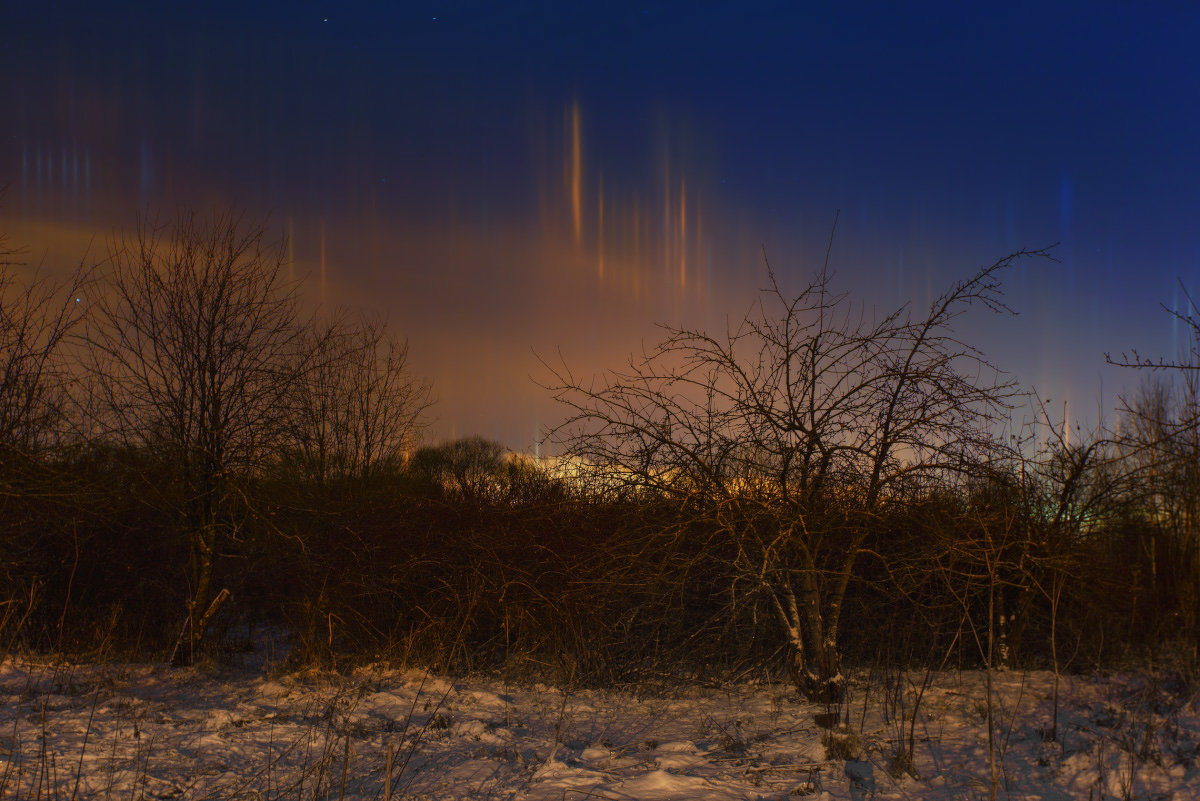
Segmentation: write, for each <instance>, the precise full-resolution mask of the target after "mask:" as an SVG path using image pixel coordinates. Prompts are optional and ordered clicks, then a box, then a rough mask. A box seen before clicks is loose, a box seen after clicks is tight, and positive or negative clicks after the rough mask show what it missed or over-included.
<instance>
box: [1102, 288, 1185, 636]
mask: <svg viewBox="0 0 1200 801" xmlns="http://www.w3.org/2000/svg"><path fill="white" fill-rule="evenodd" d="M1181 291H1182V293H1183V295H1184V300H1185V307H1184V311H1179V310H1176V309H1170V308H1167V307H1165V306H1164V309H1165V310H1166V311H1167V313H1168V314H1170V315H1171V317H1172V318H1173V320H1172V322H1173V324H1174V325H1179V326H1181V327H1182V328H1183V331H1184V335H1185V340H1184V345H1183V346H1182V347H1181V349H1180V352H1179V353H1177V354H1175V355H1174V356H1173V357H1172V358H1171V359H1170V360H1168V359H1161V358H1160V359H1157V360H1155V359H1151V358H1149V357H1146V356H1143V355H1141V354H1139V353H1138V352H1137V351H1130V352H1129V353H1123V354H1121V355H1120V356H1119V357H1113V356H1112V355H1111V354H1105V356H1106V359H1107V360H1108V362H1109V363H1110V364H1114V365H1117V366H1121V367H1130V368H1137V369H1140V370H1143V371H1146V372H1147V373H1149V374H1150V377H1149V380H1148V381H1147V382H1146V384H1145V385H1144V386H1143V387H1142V389H1141V391H1140V394H1138V395H1136V396H1134V397H1132V398H1122V399H1121V414H1122V418H1123V419H1122V423H1123V427H1122V432H1121V437H1120V444H1121V448H1122V449H1123V452H1124V456H1125V459H1126V463H1127V465H1128V469H1129V472H1130V473H1131V474H1132V475H1134V476H1136V482H1137V485H1138V487H1139V488H1140V491H1139V498H1138V499H1139V500H1140V502H1141V504H1142V506H1143V508H1144V516H1145V523H1146V525H1144V526H1143V530H1144V532H1145V535H1144V536H1143V537H1142V542H1141V547H1142V550H1143V553H1142V557H1143V558H1144V559H1145V562H1146V564H1147V565H1148V567H1149V572H1150V576H1149V578H1150V582H1151V585H1152V589H1153V591H1154V593H1155V594H1156V595H1157V596H1158V597H1157V598H1156V599H1155V600H1156V601H1157V603H1158V604H1165V605H1167V606H1169V607H1170V608H1172V609H1173V611H1174V612H1175V613H1176V614H1177V616H1178V618H1177V619H1178V622H1179V624H1180V631H1179V632H1177V633H1178V634H1179V635H1181V636H1180V639H1181V641H1182V642H1183V643H1185V644H1187V646H1188V647H1189V648H1190V649H1191V651H1192V653H1191V657H1192V659H1196V658H1197V656H1198V654H1197V646H1196V642H1197V637H1198V636H1200V314H1197V311H1196V304H1195V302H1194V301H1193V299H1192V296H1191V294H1190V293H1189V292H1188V290H1187V288H1186V287H1183V286H1182V284H1181Z"/></svg>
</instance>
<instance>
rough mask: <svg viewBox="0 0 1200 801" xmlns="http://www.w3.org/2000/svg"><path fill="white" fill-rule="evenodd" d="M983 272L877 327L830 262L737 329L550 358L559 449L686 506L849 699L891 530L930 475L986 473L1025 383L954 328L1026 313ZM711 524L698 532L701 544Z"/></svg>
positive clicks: (800, 663)
mask: <svg viewBox="0 0 1200 801" xmlns="http://www.w3.org/2000/svg"><path fill="white" fill-rule="evenodd" d="M1046 255H1047V254H1046V252H1045V251H1021V252H1018V253H1014V254H1012V255H1010V256H1007V257H1005V258H1003V259H1001V260H1000V261H998V262H996V263H995V264H993V265H991V266H989V267H985V268H983V269H980V270H979V271H978V272H976V273H975V274H974V275H973V276H971V277H970V278H968V279H966V280H963V281H959V282H958V283H956V284H954V285H953V286H952V287H950V288H949V289H948V290H947V291H946V292H944V293H943V294H942V295H940V296H939V297H937V298H936V299H935V300H934V301H933V302H932V303H931V304H930V306H929V308H928V310H927V311H926V312H925V313H924V314H921V315H914V314H913V313H912V311H911V309H910V308H909V307H908V306H907V305H905V306H902V307H900V308H898V309H896V310H895V311H893V312H891V313H890V314H886V315H884V316H881V317H869V316H868V315H867V314H866V313H865V311H864V310H863V309H862V308H861V307H860V306H858V305H856V304H854V303H853V302H852V301H851V298H850V297H849V295H848V294H846V293H837V292H834V291H833V289H832V275H831V273H830V271H829V268H828V256H827V258H826V265H825V266H824V267H823V268H822V269H821V270H820V271H819V272H818V273H817V274H816V275H815V277H814V278H813V279H812V281H811V282H810V283H809V284H808V285H807V286H806V287H805V288H804V289H803V290H801V291H800V292H799V294H797V295H795V296H789V295H788V294H786V293H785V292H784V290H783V289H782V288H781V286H780V284H779V282H778V281H777V280H776V277H775V275H774V273H773V272H771V270H770V265H769V264H768V277H769V280H770V284H769V287H768V288H767V289H766V290H765V291H764V292H763V293H762V295H761V297H760V299H759V300H758V302H757V303H755V304H754V305H753V306H752V308H751V309H750V311H749V312H748V313H747V314H746V316H745V317H744V318H743V319H742V320H741V322H740V323H738V324H736V325H734V326H731V327H730V328H729V329H728V330H727V331H726V332H725V333H724V334H720V335H714V334H710V333H709V332H706V331H702V330H696V329H688V328H678V327H672V326H664V327H663V332H664V335H663V338H662V340H661V342H659V344H658V345H656V346H655V347H653V348H651V349H649V350H647V351H645V352H644V353H643V354H642V355H641V356H640V357H639V358H631V359H630V361H629V364H628V365H627V366H626V367H625V368H624V369H621V370H613V371H611V372H609V373H607V374H606V375H605V376H603V377H602V378H598V379H594V380H592V381H590V382H585V381H583V380H581V379H579V378H577V377H576V376H574V375H573V374H572V373H571V372H570V370H569V369H568V368H567V367H566V365H565V364H560V365H558V366H549V370H550V374H551V379H550V381H549V382H548V383H549V389H550V390H551V391H552V392H553V393H554V395H555V397H556V398H557V399H558V400H559V401H560V402H562V403H563V404H565V406H566V407H567V409H568V410H569V411H568V415H567V418H566V420H565V421H564V422H563V423H562V424H561V425H560V426H558V427H557V428H556V429H555V431H554V432H553V434H554V437H555V439H556V440H557V441H558V443H559V444H560V445H561V446H563V447H564V448H566V449H567V450H568V451H569V452H570V453H572V454H574V455H575V456H576V457H578V458H579V459H581V460H583V461H585V462H586V463H588V464H590V465H591V466H592V468H593V469H594V470H596V471H599V472H602V473H604V474H605V477H604V480H605V482H606V483H607V484H608V485H614V484H616V485H620V484H624V485H627V486H631V487H634V488H636V489H637V490H638V491H650V492H653V493H657V494H660V495H662V496H665V497H667V498H671V499H674V500H675V502H677V504H678V506H679V509H680V510H681V512H682V513H683V516H684V518H685V519H687V520H689V521H692V522H693V523H694V522H700V523H701V524H702V525H701V528H706V529H707V530H708V531H711V532H712V533H713V535H714V536H716V537H717V538H718V539H719V540H720V541H721V542H723V543H725V544H726V545H727V546H730V547H729V550H730V552H731V553H732V554H733V557H732V558H733V560H734V562H735V569H736V575H737V577H738V578H737V584H738V585H739V587H741V588H742V589H743V590H749V591H752V592H755V593H761V595H762V596H763V597H765V598H766V600H767V602H768V604H769V606H770V608H771V609H773V610H774V615H775V617H776V619H777V620H778V622H779V625H780V627H781V630H782V631H783V633H784V637H785V641H786V643H787V645H788V648H789V651H790V659H789V668H790V670H791V673H792V676H793V679H794V680H795V682H796V684H797V686H798V688H799V689H800V690H801V691H803V692H804V693H806V694H807V695H808V696H809V697H811V698H814V699H823V700H826V701H833V702H836V701H838V700H840V699H841V697H842V694H843V678H842V675H841V670H840V656H839V649H838V637H839V628H838V627H839V623H840V619H841V612H842V603H843V599H844V598H845V595H846V591H847V587H848V585H849V583H850V581H851V579H852V578H853V576H854V574H855V563H856V561H857V559H858V557H859V555H860V553H861V551H862V549H863V547H864V543H865V542H866V539H867V537H868V536H869V533H870V531H871V529H872V526H873V523H874V521H876V520H877V519H878V516H879V515H880V514H881V513H882V512H883V511H884V510H885V509H886V507H887V506H888V505H889V504H892V503H897V502H901V501H902V500H903V498H904V497H905V495H906V494H907V493H909V492H910V491H911V490H912V488H913V487H914V486H916V485H918V484H919V483H920V482H921V481H923V480H926V479H928V478H930V477H932V476H935V475H937V474H939V473H941V472H944V471H956V470H961V469H963V467H964V466H965V465H972V464H978V463H979V462H980V461H981V457H982V454H983V453H985V452H987V451H988V449H990V448H991V447H992V445H993V427H994V425H995V423H996V421H997V420H998V418H999V416H1000V415H1001V413H1002V412H1003V411H1004V410H1005V409H1006V408H1007V407H1008V404H1009V403H1010V401H1011V399H1013V398H1014V397H1015V396H1017V395H1018V388H1017V387H1016V385H1015V383H1014V382H1012V381H1010V380H1008V379H1006V378H1005V377H1004V376H1002V375H1001V374H1000V373H999V372H998V371H997V370H995V368H994V367H993V366H992V365H991V364H990V363H989V362H988V361H987V360H986V359H985V357H984V356H983V355H982V354H981V353H980V352H979V351H977V350H976V349H975V348H973V347H971V346H970V345H968V344H966V343H964V342H962V341H960V340H959V339H958V338H957V337H956V335H955V333H954V324H955V322H956V321H957V320H958V318H959V317H960V316H961V315H962V314H963V313H965V312H966V311H967V309H969V308H970V307H972V306H974V305H981V306H983V307H985V308H987V309H990V310H991V311H993V312H1002V313H1008V312H1009V311H1010V310H1009V309H1008V307H1007V306H1006V305H1005V304H1004V302H1003V300H1002V296H1001V292H1000V276H1001V274H1002V273H1003V271H1004V270H1005V269H1006V268H1007V267H1008V266H1010V265H1011V264H1013V263H1014V262H1015V261H1017V260H1019V259H1022V258H1027V257H1032V256H1046ZM695 529H696V526H694V525H692V526H681V527H680V529H679V531H680V533H681V534H682V533H684V532H687V534H688V536H694V531H695Z"/></svg>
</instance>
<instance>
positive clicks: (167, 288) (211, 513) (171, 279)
mask: <svg viewBox="0 0 1200 801" xmlns="http://www.w3.org/2000/svg"><path fill="white" fill-rule="evenodd" d="M110 255H111V258H110V264H111V269H110V270H109V273H108V275H107V279H108V280H107V282H106V283H105V285H104V291H103V292H102V293H101V295H100V299H99V301H98V303H97V309H96V320H95V326H94V330H93V331H92V332H91V344H92V351H91V352H92V359H93V361H92V367H93V368H94V369H93V375H94V377H95V380H96V386H97V389H98V392H99V395H100V397H101V401H102V403H101V405H102V409H103V424H104V427H105V430H106V431H107V432H108V436H110V437H112V438H113V439H115V440H118V441H120V442H122V443H123V444H127V445H130V446H133V447H135V448H137V449H139V450H142V451H144V452H147V453H150V454H153V455H154V456H155V457H156V464H158V465H159V466H160V469H161V470H162V471H163V473H162V475H161V476H159V477H157V480H156V481H155V482H153V486H155V487H158V488H159V492H158V496H157V497H156V498H154V499H153V501H154V502H156V503H159V504H161V505H163V506H164V507H167V508H169V509H170V511H171V512H172V513H174V514H176V515H177V516H178V519H179V521H180V524H181V526H182V527H183V529H184V530H185V532H186V534H187V536H188V538H189V541H190V543H191V548H192V559H191V563H192V569H191V575H190V576H189V580H190V582H191V588H190V591H191V602H190V604H189V607H190V609H189V616H188V625H187V627H186V631H187V637H186V642H184V643H183V646H184V647H183V648H182V649H180V650H178V651H177V654H176V656H177V659H179V660H182V661H187V660H189V659H190V658H191V656H192V654H193V653H194V652H195V650H196V648H197V647H198V645H199V642H200V639H201V637H202V634H203V631H202V629H203V627H202V626H201V625H200V622H201V620H202V619H203V615H204V614H205V612H206V611H207V609H208V607H209V605H210V603H211V601H212V599H213V597H214V592H213V588H212V585H211V582H212V573H213V565H214V561H215V558H216V555H217V554H218V552H219V551H220V549H221V547H222V543H223V542H225V541H226V540H228V539H229V538H231V537H233V536H235V534H236V531H237V527H238V519H239V512H238V509H239V507H240V506H242V504H243V502H244V492H243V490H242V489H241V486H242V484H243V483H244V482H245V480H246V479H247V478H248V477H250V476H252V475H253V474H254V473H255V471H257V470H260V469H262V467H263V465H264V463H265V461H266V459H267V458H268V457H269V456H270V455H271V454H272V450H271V449H272V448H273V447H274V446H275V444H276V443H277V442H278V432H279V430H280V427H281V426H282V425H283V423H284V422H285V420H286V416H287V408H288V403H287V400H288V399H287V393H288V392H289V390H290V389H291V388H292V387H293V386H294V384H295V380H296V375H297V369H298V368H297V365H298V364H300V363H301V361H302V358H301V353H300V348H301V344H302V340H301V336H300V329H299V328H298V326H297V325H296V316H297V306H296V300H295V295H294V291H293V287H292V286H290V285H288V283H287V282H286V281H285V276H284V272H283V268H284V266H285V262H284V259H283V253H282V250H281V249H280V248H279V247H278V246H275V245H272V244H270V243H269V242H268V241H267V238H266V232H265V230H264V228H263V227H261V226H253V225H247V224H245V223H244V222H243V221H242V220H241V219H240V218H239V217H237V216H236V215H233V214H231V213H228V212H225V213H216V214H214V215H212V216H211V217H207V218H203V217H200V216H198V215H196V214H195V213H190V212H185V213H182V214H181V215H180V216H179V217H178V219H177V220H176V221H175V222H174V223H173V224H172V225H171V226H169V227H157V226H154V225H152V224H150V223H148V222H145V221H143V222H141V224H140V225H139V227H138V228H137V231H136V233H135V234H134V235H133V236H132V237H130V238H129V239H128V240H126V241H123V242H117V243H114V245H113V247H112V252H111V254H110Z"/></svg>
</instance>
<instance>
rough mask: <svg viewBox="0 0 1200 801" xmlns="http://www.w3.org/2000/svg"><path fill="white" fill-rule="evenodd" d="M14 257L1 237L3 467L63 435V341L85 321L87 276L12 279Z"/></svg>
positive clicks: (65, 378)
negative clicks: (84, 294)
mask: <svg viewBox="0 0 1200 801" xmlns="http://www.w3.org/2000/svg"><path fill="white" fill-rule="evenodd" d="M14 255H15V254H14V253H13V252H12V251H11V250H9V249H8V248H7V247H6V245H5V241H4V239H3V237H0V451H3V452H4V454H5V455H4V456H3V457H0V458H4V459H5V460H6V461H11V460H12V459H13V458H17V457H22V458H34V457H36V456H38V455H39V454H40V453H41V452H42V451H43V449H44V448H45V447H47V446H48V445H49V444H51V442H52V441H53V440H55V439H56V438H57V436H58V435H59V434H61V433H62V432H61V430H60V424H61V423H62V422H63V419H64V413H65V410H66V406H67V388H68V387H69V386H70V385H71V381H70V380H69V378H68V370H69V367H68V365H67V364H66V361H65V359H64V358H63V357H64V353H63V349H64V346H65V345H66V342H67V338H68V337H69V336H70V334H71V333H72V331H73V330H74V329H75V328H76V326H78V324H79V323H80V321H81V320H82V318H83V309H84V304H83V303H82V298H81V295H82V294H83V293H84V291H85V288H86V287H88V285H89V282H90V280H91V271H90V270H88V269H85V268H83V267H80V269H78V270H76V271H75V272H74V273H73V274H72V276H71V277H69V278H67V279H66V280H64V281H53V280H51V279H49V278H47V277H45V276H44V275H39V274H37V273H34V274H33V275H32V277H31V278H30V279H28V280H24V281H22V280H20V279H18V277H17V275H16V271H17V267H18V265H16V264H14V263H12V262H11V261H10V260H9V259H11V258H12V257H13V256H14Z"/></svg>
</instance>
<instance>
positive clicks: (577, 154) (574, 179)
mask: <svg viewBox="0 0 1200 801" xmlns="http://www.w3.org/2000/svg"><path fill="white" fill-rule="evenodd" d="M582 140H583V134H582V132H581V131H580V123H579V101H578V100H576V101H575V103H574V104H573V105H572V106H571V224H572V227H573V229H574V231H575V244H576V245H579V244H581V243H582V241H583V141H582Z"/></svg>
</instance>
